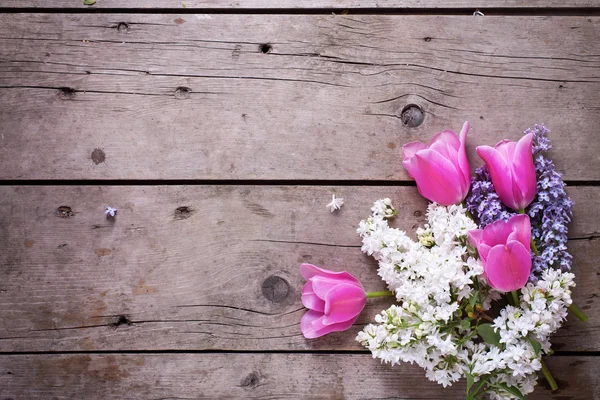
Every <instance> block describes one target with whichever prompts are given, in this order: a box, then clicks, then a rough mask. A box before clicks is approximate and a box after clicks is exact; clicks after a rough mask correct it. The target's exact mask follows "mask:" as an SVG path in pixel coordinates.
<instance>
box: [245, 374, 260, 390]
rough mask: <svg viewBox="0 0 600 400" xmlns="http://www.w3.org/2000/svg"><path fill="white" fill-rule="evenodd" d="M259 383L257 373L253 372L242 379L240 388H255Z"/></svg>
mask: <svg viewBox="0 0 600 400" xmlns="http://www.w3.org/2000/svg"><path fill="white" fill-rule="evenodd" d="M259 382H260V377H259V376H258V373H257V372H254V371H253V372H251V373H249V374H248V375H246V376H245V377H244V379H242V382H241V386H243V387H249V388H255V387H257V386H258V383H259Z"/></svg>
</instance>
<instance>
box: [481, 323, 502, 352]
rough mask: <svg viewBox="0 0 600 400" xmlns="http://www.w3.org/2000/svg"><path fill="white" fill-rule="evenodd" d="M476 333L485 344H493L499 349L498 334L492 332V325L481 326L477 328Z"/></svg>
mask: <svg viewBox="0 0 600 400" xmlns="http://www.w3.org/2000/svg"><path fill="white" fill-rule="evenodd" d="M477 333H479V336H481V338H482V339H483V340H485V342H486V343H489V344H493V345H494V346H496V347H500V334H499V333H498V332H494V328H492V324H481V325H479V326H478V327H477Z"/></svg>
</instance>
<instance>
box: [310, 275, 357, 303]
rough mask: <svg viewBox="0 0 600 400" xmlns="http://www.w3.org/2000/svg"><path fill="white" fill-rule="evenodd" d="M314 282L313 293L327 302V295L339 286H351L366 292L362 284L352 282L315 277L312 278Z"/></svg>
mask: <svg viewBox="0 0 600 400" xmlns="http://www.w3.org/2000/svg"><path fill="white" fill-rule="evenodd" d="M310 281H311V282H312V290H313V292H314V293H315V294H316V295H317V296H318V297H319V298H320V299H323V300H325V302H327V293H329V292H330V291H331V290H332V289H333V288H335V287H336V286H339V285H349V286H354V287H357V288H358V289H359V290H362V291H363V292H364V289H363V288H362V286H361V285H360V284H357V283H355V282H352V281H347V280H340V279H337V278H335V279H332V278H330V277H327V276H313V277H312V278H310Z"/></svg>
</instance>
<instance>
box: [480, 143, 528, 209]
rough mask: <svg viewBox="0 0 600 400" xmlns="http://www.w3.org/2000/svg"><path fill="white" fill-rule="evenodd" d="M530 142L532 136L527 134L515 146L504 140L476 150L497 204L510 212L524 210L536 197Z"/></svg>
mask: <svg viewBox="0 0 600 400" xmlns="http://www.w3.org/2000/svg"><path fill="white" fill-rule="evenodd" d="M532 142H533V133H529V134H527V135H525V136H523V137H522V138H521V140H519V141H518V142H511V141H510V140H503V141H501V142H499V143H498V144H497V145H496V146H495V147H490V146H478V147H477V154H478V155H479V157H481V159H482V160H483V161H484V162H485V165H487V168H488V170H489V171H490V175H491V177H492V183H493V184H494V189H496V193H498V197H500V201H502V203H504V205H506V206H507V207H510V208H512V209H513V210H521V209H524V208H525V207H527V206H528V205H529V203H531V202H532V201H533V198H534V197H535V192H536V177H535V165H534V164H533V154H532V153H531V146H532Z"/></svg>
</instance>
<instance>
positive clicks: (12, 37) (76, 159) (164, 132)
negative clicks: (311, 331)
mask: <svg viewBox="0 0 600 400" xmlns="http://www.w3.org/2000/svg"><path fill="white" fill-rule="evenodd" d="M599 38H600V18H599V17H485V18H474V17H467V16H464V17H462V16H401V15H396V16H393V15H388V16H377V15H363V16H327V15H269V16H268V18H266V17H265V16H263V15H218V14H213V15H210V14H190V15H139V14H126V15H119V14H98V15H89V14H69V15H62V14H58V15H57V14H4V15H0V134H1V136H0V155H1V156H0V178H1V179H274V180H277V179H286V180H287V179H294V180H295V179H307V180H310V179H332V180H407V179H409V178H408V176H407V174H406V173H405V172H404V170H403V168H402V166H401V163H400V159H401V146H402V145H403V144H404V143H406V142H408V141H412V140H425V141H428V140H429V139H430V138H431V136H432V135H433V134H434V133H435V132H437V131H439V130H440V129H442V128H453V129H455V130H459V129H460V126H461V125H462V121H464V120H470V121H471V122H472V126H473V128H472V131H471V132H472V133H471V134H470V137H469V147H468V151H469V154H470V156H471V159H472V162H473V165H476V164H478V162H477V161H476V157H475V151H474V150H475V147H476V146H477V145H480V144H484V143H485V144H494V143H496V142H497V141H499V140H500V139H503V138H509V139H513V140H514V139H516V138H518V137H519V136H520V134H521V132H522V131H523V130H524V129H525V128H527V127H529V126H531V125H533V124H534V123H538V122H544V123H546V124H547V125H548V126H549V127H550V128H551V129H552V130H553V134H552V139H553V141H554V146H555V149H557V150H556V151H555V152H554V154H553V157H554V159H555V161H556V164H557V167H558V168H559V170H561V171H562V172H564V176H565V178H566V179H569V180H586V181H596V180H599V179H600V156H599V154H600V141H599V140H598V137H597V132H598V131H600V119H598V118H592V116H593V115H595V114H596V113H597V111H598V110H599V109H600V97H599V96H598V93H599V92H600V77H598V74H597V73H596V71H597V70H598V68H600V55H599V54H600V40H598V39H599ZM261 49H262V50H264V51H268V52H267V53H263V52H262V51H261ZM410 104H416V105H418V106H420V107H421V108H422V109H423V111H424V122H423V124H422V125H420V126H419V127H415V128H413V127H408V126H405V125H404V124H403V121H402V119H401V118H400V116H401V114H402V110H404V109H405V108H406V107H407V106H409V105H410ZM574 153H576V154H577V155H578V156H577V157H573V154H574Z"/></svg>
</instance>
